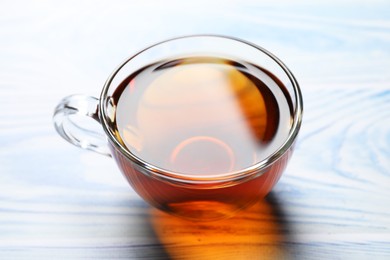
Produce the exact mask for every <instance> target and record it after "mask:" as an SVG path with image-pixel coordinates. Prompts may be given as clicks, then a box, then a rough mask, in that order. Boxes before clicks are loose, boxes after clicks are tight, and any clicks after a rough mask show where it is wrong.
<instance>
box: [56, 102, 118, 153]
mask: <svg viewBox="0 0 390 260" xmlns="http://www.w3.org/2000/svg"><path fill="white" fill-rule="evenodd" d="M98 106H99V99H97V98H95V97H91V96H86V95H71V96H68V97H65V98H64V99H62V100H61V102H60V103H59V104H58V105H57V107H56V108H55V110H54V115H53V121H54V127H55V129H56V130H57V132H58V134H59V135H60V136H61V137H62V138H64V139H65V140H66V141H68V142H69V143H71V144H73V145H75V146H77V147H80V148H83V149H87V150H91V151H94V152H97V153H100V154H103V155H106V156H109V157H111V153H110V149H109V147H108V145H107V138H106V135H105V134H104V132H103V130H102V129H101V128H100V129H94V127H92V126H93V125H92V124H89V125H88V126H87V127H85V126H84V124H81V122H79V121H80V119H85V117H89V118H92V119H94V120H96V121H97V122H99V125H100V126H101V121H100V119H99V115H98ZM77 119H79V120H77ZM76 120H77V121H76ZM83 121H84V122H85V123H88V121H87V120H83ZM91 122H93V121H92V120H90V122H89V123H91ZM95 124H96V122H95ZM82 125H83V126H82ZM95 126H96V125H95ZM95 128H96V127H95ZM99 130H100V131H99Z"/></svg>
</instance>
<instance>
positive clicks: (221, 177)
mask: <svg viewBox="0 0 390 260" xmlns="http://www.w3.org/2000/svg"><path fill="white" fill-rule="evenodd" d="M186 38H219V39H226V40H233V41H237V42H240V43H242V44H246V45H249V46H250V47H253V48H255V49H257V50H259V51H260V52H262V53H263V54H265V55H267V56H268V57H270V58H271V59H272V60H273V61H274V62H276V63H277V64H278V65H279V66H280V68H282V69H283V71H284V72H285V73H286V75H287V77H288V78H289V80H290V82H291V84H292V88H293V90H294V93H295V104H296V106H295V109H294V111H293V120H292V122H293V123H292V125H291V127H290V131H289V134H288V136H287V138H286V140H285V141H284V142H283V143H282V144H281V145H280V146H279V148H278V149H277V150H275V151H274V152H273V153H272V154H271V155H269V156H268V157H266V158H264V159H262V160H261V161H259V162H257V163H255V164H253V165H251V166H249V167H247V168H244V169H240V170H237V171H233V172H228V173H225V174H213V175H206V176H194V175H189V174H183V173H179V172H174V171H170V170H166V169H163V168H160V167H158V166H155V165H152V164H150V163H148V162H146V161H144V160H143V159H142V158H139V157H138V156H136V155H134V154H132V153H131V152H130V151H128V149H126V148H125V147H124V145H122V144H121V143H120V142H119V141H118V140H117V139H116V137H115V136H114V134H113V133H112V132H111V131H110V129H109V127H108V122H107V116H108V115H107V113H106V109H105V103H106V98H107V93H108V90H109V88H110V85H111V83H112V81H113V79H114V77H115V76H116V75H117V73H118V72H119V71H120V70H121V69H122V68H123V67H124V66H125V65H126V64H127V63H128V62H129V61H131V60H132V59H133V58H135V57H136V56H138V55H140V54H141V53H143V52H145V51H147V50H148V49H151V48H153V47H155V46H157V45H160V44H163V43H167V42H171V41H176V40H180V39H186ZM98 109H99V111H98V112H99V113H98V114H99V117H100V122H101V123H102V127H103V129H104V131H105V133H106V134H107V136H108V138H109V140H110V141H111V144H113V145H114V148H115V149H117V150H118V151H119V152H120V153H121V154H122V155H124V156H125V157H126V158H127V159H129V160H131V161H132V162H134V163H136V164H137V165H138V166H140V167H141V168H144V169H146V171H142V172H144V173H145V174H148V175H151V176H152V177H156V178H158V179H163V180H167V181H169V182H175V183H179V184H180V183H182V184H215V183H221V182H224V183H225V182H231V181H237V180H241V179H247V178H252V177H254V175H255V176H259V175H261V174H263V173H264V170H265V169H267V168H268V167H269V166H270V165H272V164H273V163H275V162H276V161H277V160H278V159H279V158H281V157H282V156H283V155H284V154H285V153H286V152H287V151H288V150H289V149H290V147H291V146H292V145H293V144H294V142H295V139H296V137H297V135H298V132H299V129H300V127H301V124H302V115H303V98H302V93H301V90H300V87H299V84H298V82H297V80H296V79H295V77H294V75H293V74H292V72H291V71H290V70H289V69H288V67H287V66H286V65H285V64H284V63H283V62H282V61H281V60H280V59H279V58H277V57H276V56H275V55H274V54H272V53H271V52H269V51H268V50H266V49H265V48H263V47H260V46H258V45H256V44H254V43H251V42H249V41H246V40H242V39H240V38H236V37H232V36H225V35H218V34H194V35H185V36H179V37H174V38H170V39H167V40H164V41H160V42H158V43H155V44H153V45H150V46H149V47H146V48H144V49H142V50H141V51H138V52H136V53H135V54H134V55H132V56H130V57H129V58H127V59H126V60H125V61H123V62H122V63H121V64H120V65H119V66H118V67H117V68H116V69H115V70H114V72H113V73H112V74H111V75H110V76H109V77H108V79H107V81H106V82H105V84H104V86H103V89H102V92H101V95H100V100H99V108H98Z"/></svg>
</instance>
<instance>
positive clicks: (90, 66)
mask: <svg viewBox="0 0 390 260" xmlns="http://www.w3.org/2000/svg"><path fill="white" fill-rule="evenodd" d="M292 2H293V1H287V0H286V1H269V2H266V1H201V0H199V1H194V2H188V1H4V0H3V1H1V2H0V259H79V258H90V259H117V258H124V259H168V258H172V259H390V2H389V1H385V0H383V1H379V0H374V1H312V2H310V1H303V0H302V1H294V3H292ZM194 33H217V34H225V35H231V36H235V37H239V38H243V39H246V40H249V41H252V42H254V43H256V44H258V45H261V46H263V47H265V48H266V49H268V50H270V51H271V52H273V53H274V54H276V55H277V56H278V57H280V58H281V59H282V60H283V61H284V62H285V63H286V64H287V66H288V67H289V68H290V69H291V70H292V71H293V72H294V74H295V76H296V77H297V79H298V81H299V82H300V85H301V87H302V91H303V94H304V102H305V114H304V122H303V126H302V131H301V134H300V136H299V141H298V143H297V146H296V151H295V154H294V156H293V158H292V160H291V163H290V164H289V166H288V168H287V170H286V172H285V174H284V175H283V177H282V179H281V181H280V182H279V183H278V185H277V186H276V188H275V189H274V191H273V192H272V193H271V194H270V195H269V196H268V197H267V199H266V200H265V201H261V202H259V203H258V204H257V205H255V206H254V207H253V208H251V209H249V210H248V211H246V212H243V213H242V214H240V215H238V216H237V217H235V218H233V219H229V220H224V221H219V222H212V223H203V224H197V223H190V222H185V221H182V220H178V219H175V218H173V217H170V216H166V215H163V214H161V213H159V212H157V211H155V210H153V209H151V208H149V207H148V206H147V205H146V204H145V203H144V202H143V201H142V200H141V199H140V198H139V197H138V195H136V194H135V193H134V191H132V189H131V188H130V187H129V186H128V184H127V183H126V182H125V180H124V178H123V177H122V176H121V174H120V172H119V170H118V169H117V168H116V165H115V163H114V162H113V161H112V160H110V159H108V158H105V157H102V156H100V155H98V154H94V153H91V152H86V151H82V150H79V149H76V148H74V147H73V146H71V145H69V144H68V143H66V142H65V141H63V140H62V139H61V138H60V137H59V136H58V135H57V134H56V133H55V131H54V128H53V126H52V119H51V117H52V113H53V109H54V107H55V106H56V104H57V103H58V102H59V100H60V99H61V98H62V97H64V96H66V95H68V94H72V93H85V94H89V95H94V96H98V95H99V92H100V90H101V88H102V85H103V83H104V81H105V80H106V78H107V77H108V75H109V74H110V73H111V71H112V70H113V69H114V68H115V67H116V66H117V65H118V64H119V63H120V62H121V61H122V60H124V59H125V58H126V57H128V56H129V55H131V54H132V53H134V52H135V51H137V50H139V49H141V48H143V47H145V46H147V45H149V44H152V43H154V42H157V41H160V40H163V39H166V38H170V37H173V36H179V35H187V34H194Z"/></svg>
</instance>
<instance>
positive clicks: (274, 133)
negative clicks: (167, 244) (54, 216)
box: [112, 56, 292, 220]
mask: <svg viewBox="0 0 390 260" xmlns="http://www.w3.org/2000/svg"><path fill="white" fill-rule="evenodd" d="M112 100H113V104H114V108H115V109H114V110H115V111H114V112H115V113H114V114H115V116H114V124H113V126H112V128H113V132H114V133H115V135H116V138H117V139H118V140H119V141H120V142H121V143H122V145H123V146H124V147H126V148H127V149H128V151H129V152H131V153H132V154H133V155H135V156H136V157H138V158H139V159H141V160H143V161H144V162H147V163H148V164H150V165H153V166H155V167H158V168H160V169H164V170H167V171H170V172H173V173H176V174H180V175H185V176H186V178H187V179H189V178H190V179H191V178H194V179H196V177H199V176H201V177H209V178H214V177H215V178H218V177H221V176H222V175H227V174H229V173H232V172H236V171H240V170H244V169H247V168H248V167H250V166H253V165H254V164H256V163H258V162H259V161H261V160H263V159H265V158H267V157H269V156H270V155H271V154H272V153H273V152H275V151H276V150H277V149H278V148H279V147H280V146H281V145H282V144H283V143H284V141H285V140H286V138H287V136H288V132H289V130H290V127H291V122H292V108H291V107H292V106H291V100H290V96H289V95H288V94H287V91H286V89H285V87H284V86H283V85H282V84H281V82H280V81H279V80H278V79H277V78H276V77H275V76H274V75H273V74H271V73H270V72H269V71H267V70H265V69H262V68H260V67H258V66H254V65H252V64H250V63H246V62H244V61H242V62H238V61H232V60H228V59H221V58H215V57H207V56H204V57H187V58H182V59H173V60H169V61H161V62H158V63H155V64H151V65H149V66H146V67H144V68H142V69H140V70H138V71H137V72H135V73H133V74H132V75H130V76H129V77H128V78H127V79H126V80H124V81H123V82H122V84H120V86H118V88H117V89H116V91H115V92H114V94H113V96H112ZM113 151H114V157H115V158H116V159H117V161H118V165H119V167H120V168H121V169H122V171H123V172H124V175H125V176H126V178H127V179H128V180H129V182H130V183H131V185H132V186H133V187H134V188H135V190H136V191H137V192H138V193H139V194H140V195H141V196H142V197H143V198H144V199H145V200H147V201H148V202H149V203H151V204H153V205H154V206H156V207H157V208H160V209H164V210H165V211H168V212H172V213H174V214H177V215H180V216H184V217H187V218H193V219H199V218H200V219H204V220H209V219H218V218H222V217H226V216H229V215H231V213H232V212H234V211H236V210H238V209H241V208H243V207H246V206H248V205H250V204H251V203H254V201H255V200H256V199H258V198H261V197H263V196H265V194H267V193H268V192H269V191H270V189H271V188H272V187H273V186H274V184H275V183H276V182H277V180H278V179H279V177H280V175H281V173H282V171H283V169H284V167H285V165H286V163H287V161H288V158H289V154H290V150H288V151H287V152H286V153H285V155H284V156H283V157H281V158H280V160H279V161H278V162H276V163H274V164H273V165H271V166H270V167H269V168H266V169H265V170H264V171H263V172H262V174H261V175H259V176H258V177H256V178H251V179H250V180H248V181H245V182H242V183H238V182H237V184H235V183H229V184H228V185H227V186H223V187H222V186H218V187H212V185H211V186H207V187H206V188H205V187H202V188H200V187H198V186H183V187H180V186H177V185H172V184H170V183H169V182H167V181H161V180H160V179H158V178H153V177H150V176H149V175H148V174H144V173H143V172H144V170H143V169H141V168H139V167H138V166H137V165H135V164H134V163H133V162H132V161H131V160H129V159H127V158H126V157H125V156H124V155H122V154H121V153H120V152H117V151H115V149H114V150H113Z"/></svg>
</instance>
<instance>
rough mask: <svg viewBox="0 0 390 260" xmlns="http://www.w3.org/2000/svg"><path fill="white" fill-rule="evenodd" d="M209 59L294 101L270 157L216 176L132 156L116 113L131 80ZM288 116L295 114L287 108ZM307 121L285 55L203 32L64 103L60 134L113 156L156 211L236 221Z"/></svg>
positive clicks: (149, 53) (146, 53)
mask: <svg viewBox="0 0 390 260" xmlns="http://www.w3.org/2000/svg"><path fill="white" fill-rule="evenodd" d="M205 56H209V57H211V56H212V57H214V58H221V59H229V60H231V61H245V62H246V63H247V64H254V66H259V67H261V68H262V69H263V70H264V71H265V72H266V74H267V75H268V76H269V77H271V78H272V79H274V80H275V81H276V82H277V86H280V87H281V88H282V92H283V94H284V95H286V96H288V99H289V107H290V110H291V111H290V112H291V122H289V129H287V130H288V131H287V134H286V138H284V139H283V140H282V142H280V145H278V146H277V147H274V148H273V150H272V151H270V152H269V154H268V155H267V156H266V157H265V158H261V159H258V161H255V162H254V163H253V164H252V165H249V166H248V167H245V168H243V169H234V170H231V171H229V170H228V171H227V172H226V173H223V174H210V175H207V174H201V175H195V174H191V175H189V174H186V173H183V172H179V171H174V170H166V169H164V168H163V167H159V166H158V165H156V164H153V163H152V162H150V161H148V160H147V159H145V158H142V156H139V155H137V153H135V152H134V151H131V149H129V148H128V147H127V146H126V145H125V144H124V143H123V141H122V140H120V137H118V129H117V128H116V118H117V115H116V114H115V113H116V112H117V105H118V100H116V99H115V98H114V96H115V95H116V94H115V93H116V91H117V89H118V86H120V85H121V84H123V82H124V81H126V79H127V78H128V77H129V75H133V74H137V73H138V72H137V71H139V70H140V69H141V68H144V67H147V66H150V64H156V63H159V62H161V61H169V60H172V59H180V58H183V57H184V58H185V57H205ZM280 113H289V112H288V111H283V110H281V111H280ZM72 116H88V117H91V118H93V119H95V120H97V121H98V122H99V123H100V124H101V125H102V127H103V129H104V131H105V135H103V136H102V135H101V134H99V133H97V132H96V131H95V132H94V133H92V134H91V131H86V129H84V128H86V127H84V128H83V127H81V126H80V124H79V123H76V122H75V121H74V120H73V119H72ZM301 116H302V97H301V93H300V90H299V86H298V83H297V82H296V80H295V78H294V76H293V75H292V74H291V72H290V71H289V70H288V68H287V67H286V66H285V65H284V64H283V63H282V62H281V61H280V60H279V59H278V58H276V57H275V56H274V55H272V54H271V53H269V52H268V51H266V50H264V49H262V48H261V47H258V46H256V45H253V44H251V43H248V42H245V41H242V40H238V39H234V38H228V37H222V36H211V35H196V36H188V37H181V38H176V39H172V40H168V41H165V42H161V43H158V44H156V45H153V46H151V47H149V48H146V49H144V50H142V51H141V52H139V53H137V54H136V55H134V56H133V57H131V58H129V59H128V60H126V61H125V62H124V63H123V64H122V65H120V66H119V68H118V69H117V70H116V71H115V72H114V73H113V74H112V75H111V76H110V77H109V79H108V80H107V82H106V84H105V86H104V88H103V91H102V93H101V96H100V100H98V99H95V98H92V97H86V96H70V97H67V98H65V99H64V100H63V101H62V102H61V103H60V104H59V105H58V106H57V108H56V110H55V114H54V123H55V127H56V129H57V131H58V133H59V134H60V135H61V136H62V137H64V138H65V139H66V140H67V141H69V142H71V143H72V144H74V145H76V146H80V147H82V148H85V149H89V150H93V151H96V152H99V153H102V154H105V155H108V156H112V157H113V158H114V159H115V160H116V162H117V164H118V166H119V168H120V170H121V171H122V173H123V174H124V176H125V177H126V179H127V180H128V182H129V183H130V184H131V186H132V187H133V188H134V189H135V191H136V192H137V193H138V194H139V195H140V196H141V197H142V198H143V199H144V200H146V201H147V202H148V203H150V204H151V205H153V206H154V207H156V208H158V209H161V210H163V211H165V212H168V213H171V214H174V215H177V216H180V217H184V218H187V219H192V220H216V219H221V218H226V217H229V216H232V215H233V214H234V213H235V212H237V211H239V210H240V209H243V208H246V207H248V206H250V205H252V204H254V203H255V202H256V201H258V200H259V199H261V198H263V197H264V196H265V195H266V194H267V193H268V192H269V191H270V190H271V189H272V188H273V186H274V185H275V184H276V183H277V181H278V180H279V178H280V176H281V175H282V173H283V170H284V169H285V167H286V165H287V163H288V160H289V158H290V157H291V154H292V151H293V144H294V141H295V139H296V136H297V134H298V131H299V128H300V125H301ZM189 120H190V119H189ZM167 123H169V122H167ZM157 130H158V129H157ZM197 138H198V137H197ZM202 138H203V137H202ZM107 139H108V142H107ZM194 140H195V139H194ZM205 140H206V141H210V140H211V141H213V140H214V139H210V138H209V139H205V138H203V139H199V138H198V139H196V140H195V141H197V142H198V143H199V142H202V141H205ZM195 141H194V142H195ZM213 142H214V144H215V147H216V148H215V147H214V148H215V149H220V148H221V147H222V148H224V145H223V144H222V143H220V142H219V141H218V140H217V139H215V140H214V141H213ZM107 144H108V145H107ZM212 148H213V147H212ZM225 151H228V150H227V149H225ZM227 154H229V151H228V153H227ZM228 163H229V160H227V164H228ZM228 168H229V167H228Z"/></svg>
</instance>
